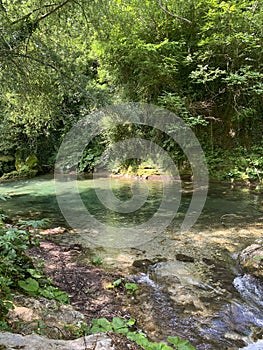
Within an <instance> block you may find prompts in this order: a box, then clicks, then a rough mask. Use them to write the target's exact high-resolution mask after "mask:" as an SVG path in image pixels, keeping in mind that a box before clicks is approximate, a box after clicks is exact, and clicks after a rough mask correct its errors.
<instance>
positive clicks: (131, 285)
mask: <svg viewBox="0 0 263 350" xmlns="http://www.w3.org/2000/svg"><path fill="white" fill-rule="evenodd" d="M125 289H126V290H127V292H128V293H129V294H134V293H135V292H136V290H138V289H139V287H138V285H137V284H136V283H130V282H129V283H125Z"/></svg>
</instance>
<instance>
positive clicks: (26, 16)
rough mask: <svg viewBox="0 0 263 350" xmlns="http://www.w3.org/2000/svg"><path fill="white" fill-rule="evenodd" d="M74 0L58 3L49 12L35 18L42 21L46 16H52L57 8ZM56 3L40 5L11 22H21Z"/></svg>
mask: <svg viewBox="0 0 263 350" xmlns="http://www.w3.org/2000/svg"><path fill="white" fill-rule="evenodd" d="M70 1H72V0H65V1H63V2H62V3H60V4H58V5H57V6H56V7H54V8H53V9H52V10H50V11H49V12H47V13H45V14H44V15H42V16H40V17H39V18H37V19H36V20H35V22H40V21H42V20H43V19H45V18H46V17H48V16H50V15H51V14H52V13H54V12H56V11H57V10H59V9H60V8H61V7H63V6H65V5H66V4H67V3H68V2H70ZM55 5H56V4H49V5H45V6H41V7H38V8H36V9H34V10H32V11H31V12H29V13H27V14H26V15H25V16H23V17H21V18H19V19H17V20H15V21H13V22H12V23H11V24H16V23H18V22H21V21H23V20H25V19H27V18H29V17H30V16H31V15H33V13H35V12H37V11H39V10H42V9H44V8H50V7H53V6H55Z"/></svg>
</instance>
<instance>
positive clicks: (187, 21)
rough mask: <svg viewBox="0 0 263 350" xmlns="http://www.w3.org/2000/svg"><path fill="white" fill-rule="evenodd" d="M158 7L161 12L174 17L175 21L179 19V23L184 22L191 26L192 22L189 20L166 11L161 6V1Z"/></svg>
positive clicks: (160, 0)
mask: <svg viewBox="0 0 263 350" xmlns="http://www.w3.org/2000/svg"><path fill="white" fill-rule="evenodd" d="M159 6H160V8H161V10H163V11H164V12H165V13H167V15H169V16H171V17H174V18H176V19H179V20H181V21H184V22H186V23H189V24H192V22H191V21H190V20H189V19H187V18H184V17H181V16H178V15H175V14H174V13H172V12H170V11H168V10H167V8H166V7H164V6H163V3H162V0H159Z"/></svg>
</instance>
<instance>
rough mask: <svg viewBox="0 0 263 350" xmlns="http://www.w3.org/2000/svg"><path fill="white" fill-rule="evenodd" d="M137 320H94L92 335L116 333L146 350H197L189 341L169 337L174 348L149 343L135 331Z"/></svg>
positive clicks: (144, 336)
mask: <svg viewBox="0 0 263 350" xmlns="http://www.w3.org/2000/svg"><path fill="white" fill-rule="evenodd" d="M135 323H136V320H135V319H134V318H131V319H129V320H125V319H123V318H119V317H114V318H113V319H112V321H109V320H107V319H106V318H99V319H93V320H92V327H91V330H90V331H91V333H92V334H95V333H107V332H115V333H121V334H124V335H125V336H126V337H127V339H129V340H132V341H134V342H135V343H137V344H138V345H140V346H141V347H142V348H143V349H145V350H174V349H177V350H195V348H194V347H193V346H192V345H191V344H190V343H189V341H187V340H183V339H181V338H179V337H168V338H167V341H168V343H170V344H171V345H173V346H174V347H171V346H169V345H167V344H165V343H159V344H156V343H153V342H151V341H149V340H148V339H147V337H146V335H145V334H144V333H142V332H140V331H133V330H132V329H131V328H132V327H134V325H135Z"/></svg>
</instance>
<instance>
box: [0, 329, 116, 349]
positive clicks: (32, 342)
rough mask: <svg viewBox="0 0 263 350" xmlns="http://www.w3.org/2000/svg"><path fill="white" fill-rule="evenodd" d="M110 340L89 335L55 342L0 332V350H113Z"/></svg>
mask: <svg viewBox="0 0 263 350" xmlns="http://www.w3.org/2000/svg"><path fill="white" fill-rule="evenodd" d="M111 343H112V340H111V339H110V338H109V337H107V336H106V335H104V334H99V335H90V336H87V337H85V338H84V337H83V338H79V339H76V340H55V339H48V338H46V337H42V336H40V335H37V334H30V335H25V336H23V335H21V334H13V333H9V332H0V349H1V350H15V349H23V350H43V349H45V350H73V349H74V350H87V349H94V350H114V349H115V347H114V345H111Z"/></svg>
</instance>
